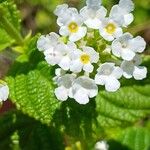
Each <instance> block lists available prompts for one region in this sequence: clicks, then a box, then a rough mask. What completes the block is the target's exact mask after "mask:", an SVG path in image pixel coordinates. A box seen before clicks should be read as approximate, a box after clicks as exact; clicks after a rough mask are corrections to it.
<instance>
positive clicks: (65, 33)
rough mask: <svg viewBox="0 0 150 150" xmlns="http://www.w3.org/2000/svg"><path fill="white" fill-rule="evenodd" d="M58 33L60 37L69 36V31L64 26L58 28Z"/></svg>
mask: <svg viewBox="0 0 150 150" xmlns="http://www.w3.org/2000/svg"><path fill="white" fill-rule="evenodd" d="M59 33H60V34H61V35H63V36H68V35H69V31H68V29H67V27H66V26H62V27H60V30H59Z"/></svg>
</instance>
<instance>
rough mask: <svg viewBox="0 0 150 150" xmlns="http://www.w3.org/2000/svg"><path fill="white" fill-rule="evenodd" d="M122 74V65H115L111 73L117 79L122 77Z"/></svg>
mask: <svg viewBox="0 0 150 150" xmlns="http://www.w3.org/2000/svg"><path fill="white" fill-rule="evenodd" d="M122 74H123V70H122V69H121V68H120V67H115V68H114V70H113V72H112V74H111V75H112V76H113V77H115V78H117V79H120V78H121V77H122Z"/></svg>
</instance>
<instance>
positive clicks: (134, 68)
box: [121, 55, 147, 80]
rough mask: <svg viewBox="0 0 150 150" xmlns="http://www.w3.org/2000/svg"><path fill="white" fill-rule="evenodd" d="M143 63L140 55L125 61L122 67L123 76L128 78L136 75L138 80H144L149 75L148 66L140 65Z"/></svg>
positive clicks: (135, 77)
mask: <svg viewBox="0 0 150 150" xmlns="http://www.w3.org/2000/svg"><path fill="white" fill-rule="evenodd" d="M141 63H142V59H141V57H140V56H139V55H136V56H135V57H134V58H133V60H131V61H123V62H122V64H121V68H122V70H123V76H124V77H125V78H127V79H130V78H132V77H134V79H136V80H143V79H144V78H146V76H147V68H146V67H144V66H139V65H140V64H141Z"/></svg>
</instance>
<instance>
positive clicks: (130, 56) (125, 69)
mask: <svg viewBox="0 0 150 150" xmlns="http://www.w3.org/2000/svg"><path fill="white" fill-rule="evenodd" d="M133 10H134V4H133V2H132V1H131V0H120V1H119V4H117V5H114V6H113V7H112V8H111V10H110V12H108V11H107V9H106V8H105V7H104V6H102V4H101V1H100V0H87V1H86V6H85V7H83V8H82V9H81V10H80V11H78V10H77V9H76V8H73V7H69V6H68V5H67V4H62V5H59V6H57V8H56V9H55V11H54V14H55V15H56V16H57V24H58V26H59V27H60V29H59V34H57V33H54V32H52V33H50V34H47V35H42V36H41V37H40V38H39V39H38V42H37V47H38V49H39V51H41V52H43V54H44V56H45V60H46V62H47V63H48V64H49V65H51V66H54V67H55V74H56V76H55V77H54V78H53V82H54V83H55V84H56V86H57V87H56V89H55V91H54V92H55V95H56V97H57V99H59V100H60V101H66V100H67V99H68V98H72V99H74V100H75V101H77V102H78V103H79V104H87V103H88V102H89V101H90V98H94V97H95V96H96V95H97V94H98V92H99V90H101V86H105V89H106V91H108V92H116V91H117V90H118V89H119V88H120V86H121V84H120V81H119V79H121V78H122V77H124V78H127V79H130V78H134V79H135V80H142V79H144V78H146V75H147V68H146V67H144V66H141V63H142V59H141V56H140V54H141V53H142V52H143V51H144V50H145V48H146V42H145V41H144V39H143V38H142V37H141V36H137V37H133V35H131V34H130V33H128V32H125V33H124V32H123V31H124V29H125V28H127V27H128V25H130V24H131V23H132V22H133V20H134V16H133V14H132V12H133Z"/></svg>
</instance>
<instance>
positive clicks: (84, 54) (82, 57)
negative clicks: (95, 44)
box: [70, 46, 99, 73]
mask: <svg viewBox="0 0 150 150" xmlns="http://www.w3.org/2000/svg"><path fill="white" fill-rule="evenodd" d="M71 58H72V62H71V65H70V70H71V71H72V72H75V73H78V72H81V71H82V69H83V70H84V71H85V72H89V73H91V72H92V71H93V69H94V66H93V65H92V64H93V63H97V62H98V60H99V53H97V52H96V51H95V50H94V49H93V48H92V47H86V46H85V47H83V51H81V50H79V49H76V50H75V51H72V55H71Z"/></svg>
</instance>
